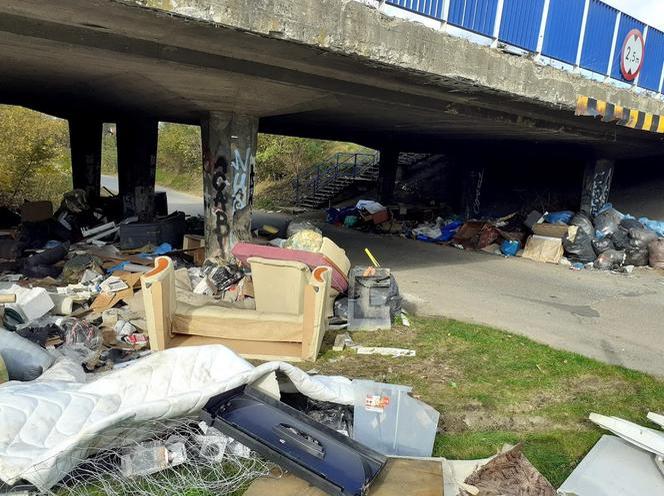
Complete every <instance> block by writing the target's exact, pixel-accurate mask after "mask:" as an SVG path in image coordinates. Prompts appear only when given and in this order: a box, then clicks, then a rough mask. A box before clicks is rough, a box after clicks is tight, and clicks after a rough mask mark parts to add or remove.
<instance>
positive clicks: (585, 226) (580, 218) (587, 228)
mask: <svg viewBox="0 0 664 496" xmlns="http://www.w3.org/2000/svg"><path fill="white" fill-rule="evenodd" d="M569 225H570V226H577V227H578V228H579V229H581V230H582V231H583V232H585V233H586V234H587V235H588V236H592V237H595V228H594V227H593V223H592V222H590V219H589V218H588V217H587V216H586V215H585V214H583V213H581V212H579V213H578V214H576V215H575V216H574V217H572V220H571V222H570V223H569Z"/></svg>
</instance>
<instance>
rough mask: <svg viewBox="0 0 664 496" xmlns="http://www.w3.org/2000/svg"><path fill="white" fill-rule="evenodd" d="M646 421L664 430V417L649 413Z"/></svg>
mask: <svg viewBox="0 0 664 496" xmlns="http://www.w3.org/2000/svg"><path fill="white" fill-rule="evenodd" d="M648 419H649V420H650V421H651V422H654V423H656V424H657V425H659V426H660V427H661V428H662V429H664V415H660V414H658V413H654V412H650V413H649V414H648Z"/></svg>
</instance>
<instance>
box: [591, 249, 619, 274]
mask: <svg viewBox="0 0 664 496" xmlns="http://www.w3.org/2000/svg"><path fill="white" fill-rule="evenodd" d="M623 265H625V252H624V251H618V250H607V251H605V252H604V253H602V254H601V255H600V256H599V257H597V260H595V268H596V269H599V270H611V269H614V268H616V267H622V266H623Z"/></svg>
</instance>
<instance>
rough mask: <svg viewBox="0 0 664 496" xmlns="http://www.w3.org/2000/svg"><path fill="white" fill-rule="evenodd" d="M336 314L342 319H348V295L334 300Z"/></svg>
mask: <svg viewBox="0 0 664 496" xmlns="http://www.w3.org/2000/svg"><path fill="white" fill-rule="evenodd" d="M334 316H335V317H338V318H340V319H341V320H346V321H347V320H348V297H347V296H342V297H340V298H337V299H336V300H335V301H334Z"/></svg>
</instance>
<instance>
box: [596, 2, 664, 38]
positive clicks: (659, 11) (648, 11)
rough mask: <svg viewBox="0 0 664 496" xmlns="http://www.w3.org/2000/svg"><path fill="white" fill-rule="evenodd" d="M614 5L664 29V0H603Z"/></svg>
mask: <svg viewBox="0 0 664 496" xmlns="http://www.w3.org/2000/svg"><path fill="white" fill-rule="evenodd" d="M603 1H604V3H607V4H609V5H611V6H613V7H616V8H617V9H619V10H622V11H623V12H625V13H627V14H629V15H631V16H632V17H636V18H637V19H638V20H640V21H643V22H645V23H646V24H650V25H651V26H653V27H656V28H657V29H661V30H663V31H664V0H603Z"/></svg>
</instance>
